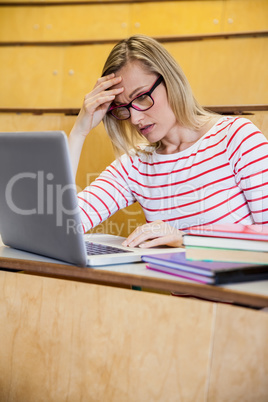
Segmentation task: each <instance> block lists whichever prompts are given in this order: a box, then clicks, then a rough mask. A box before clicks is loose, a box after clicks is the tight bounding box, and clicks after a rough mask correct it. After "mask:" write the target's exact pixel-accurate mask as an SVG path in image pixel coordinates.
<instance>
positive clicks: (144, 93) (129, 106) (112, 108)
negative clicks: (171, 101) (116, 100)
mask: <svg viewBox="0 0 268 402" xmlns="http://www.w3.org/2000/svg"><path fill="white" fill-rule="evenodd" d="M162 81H163V77H162V75H160V76H159V77H158V78H157V80H156V81H155V83H154V84H153V86H152V88H151V89H150V90H149V91H147V92H142V93H141V94H139V95H138V96H136V97H135V98H134V99H132V101H131V102H129V103H126V104H125V105H118V106H112V105H111V106H110V107H109V109H108V112H107V113H110V114H111V115H112V116H113V117H114V118H115V119H117V120H127V119H129V118H130V116H131V114H130V110H129V109H130V108H131V107H132V108H133V109H135V110H137V111H138V112H145V111H146V110H149V109H151V107H153V105H154V99H153V97H152V93H153V91H154V90H155V89H156V88H157V87H158V85H160V84H161V82H162ZM144 95H147V96H149V97H150V98H151V99H152V101H153V104H152V105H151V106H149V107H147V108H146V109H139V108H138V107H135V106H134V105H132V103H133V102H135V100H136V99H138V98H139V97H140V96H144ZM122 107H124V108H125V109H127V110H128V114H129V116H128V117H125V118H124V119H119V117H117V116H115V115H114V114H113V110H115V109H118V108H122Z"/></svg>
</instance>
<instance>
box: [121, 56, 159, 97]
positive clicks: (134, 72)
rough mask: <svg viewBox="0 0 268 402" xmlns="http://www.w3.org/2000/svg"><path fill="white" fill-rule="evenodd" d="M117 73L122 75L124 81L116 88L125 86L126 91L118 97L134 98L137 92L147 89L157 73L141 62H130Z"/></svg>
mask: <svg viewBox="0 0 268 402" xmlns="http://www.w3.org/2000/svg"><path fill="white" fill-rule="evenodd" d="M115 75H116V76H117V77H122V81H121V82H120V83H119V84H117V85H115V86H114V88H121V87H122V86H123V87H124V92H123V93H122V94H121V95H119V96H118V99H121V98H122V99H123V98H124V99H126V98H128V99H129V98H132V97H133V96H135V94H136V92H137V93H138V92H139V91H142V90H147V89H148V88H149V87H150V86H151V85H152V84H153V81H154V79H155V76H156V74H153V73H151V72H149V71H148V70H147V69H146V68H145V67H144V66H142V64H141V63H136V62H134V63H128V64H127V65H125V66H124V67H122V68H121V69H120V70H118V71H117V72H116V73H115Z"/></svg>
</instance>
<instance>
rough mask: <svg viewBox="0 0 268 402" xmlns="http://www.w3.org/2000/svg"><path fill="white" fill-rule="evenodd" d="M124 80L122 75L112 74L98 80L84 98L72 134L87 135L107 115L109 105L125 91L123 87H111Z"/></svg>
mask: <svg viewBox="0 0 268 402" xmlns="http://www.w3.org/2000/svg"><path fill="white" fill-rule="evenodd" d="M121 81H122V78H121V77H116V76H115V75H114V74H110V75H107V76H104V77H101V78H99V79H98V80H97V82H96V85H95V86H94V88H93V90H92V91H91V92H90V93H89V94H87V95H86V96H85V98H84V103H83V106H82V108H81V110H80V112H79V115H78V117H77V119H76V122H75V124H74V127H73V130H72V135H73V134H75V135H79V136H83V137H86V136H87V135H88V133H89V132H90V131H91V130H92V129H93V128H94V127H96V126H97V125H98V124H99V123H100V122H101V121H102V119H103V117H104V116H105V114H106V112H107V110H108V107H109V106H110V104H111V103H112V101H113V100H114V98H115V96H116V95H119V94H120V93H122V92H123V91H124V88H123V87H119V88H113V89H109V88H111V87H113V86H115V85H117V84H119V83H120V82H121Z"/></svg>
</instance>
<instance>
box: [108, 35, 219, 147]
mask: <svg viewBox="0 0 268 402" xmlns="http://www.w3.org/2000/svg"><path fill="white" fill-rule="evenodd" d="M133 61H139V62H140V63H142V65H143V66H144V67H145V69H146V70H147V71H148V72H150V73H154V74H156V75H162V77H163V79H164V83H165V87H166V91H167V99H168V102H169V105H170V107H171V109H172V111H173V113H174V115H175V117H176V119H177V121H178V122H179V124H180V125H181V126H183V127H187V128H190V129H195V130H196V129H199V128H200V127H201V126H202V125H203V124H204V123H205V122H206V121H208V120H209V119H211V117H212V116H215V114H213V113H211V112H208V111H206V110H205V109H204V108H203V107H202V106H201V105H200V104H199V103H198V102H197V101H196V99H195V98H194V96H193V92H192V89H191V87H190V84H189V82H188V80H187V78H186V76H185V74H184V72H183V71H182V69H181V67H180V66H179V65H178V63H177V62H176V60H175V59H174V58H173V57H172V56H171V55H170V53H169V52H168V51H167V50H166V49H165V48H164V47H163V46H162V45H161V44H160V43H159V42H157V41H156V40H155V39H153V38H150V37H148V36H145V35H134V36H131V37H129V38H127V39H124V40H122V41H120V42H119V43H117V44H116V45H115V47H114V48H113V49H112V51H111V53H110V55H109V56H108V58H107V60H106V63H105V65H104V67H103V71H102V76H104V75H108V74H111V73H116V72H117V71H119V70H120V69H121V68H122V67H124V66H125V65H126V64H127V63H129V62H133ZM103 121H104V126H105V128H106V131H107V133H108V135H109V137H110V139H111V141H112V144H113V147H114V150H115V152H116V154H117V155H119V154H120V153H121V152H122V151H123V152H125V153H128V152H129V150H130V149H135V150H137V149H138V144H139V143H140V142H141V141H142V140H143V142H144V138H143V136H142V135H141V134H140V133H139V132H138V131H137V130H136V129H135V127H134V126H133V125H131V123H130V121H129V120H116V119H115V118H114V117H113V116H111V115H110V114H109V113H107V114H106V115H105V117H104V120H103ZM151 145H154V146H155V147H158V146H159V145H160V144H159V143H158V144H151Z"/></svg>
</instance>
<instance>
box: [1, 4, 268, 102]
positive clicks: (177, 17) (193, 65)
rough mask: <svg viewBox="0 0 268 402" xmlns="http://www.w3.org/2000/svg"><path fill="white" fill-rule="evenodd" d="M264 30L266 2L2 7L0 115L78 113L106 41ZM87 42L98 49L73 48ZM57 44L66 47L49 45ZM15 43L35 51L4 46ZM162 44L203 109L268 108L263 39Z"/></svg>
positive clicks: (266, 39)
mask: <svg viewBox="0 0 268 402" xmlns="http://www.w3.org/2000/svg"><path fill="white" fill-rule="evenodd" d="M10 3H12V2H10ZM48 4H49V3H48ZM264 30H268V1H267V0H254V1H253V0H210V1H208V0H204V1H162V2H161V1H160V2H148V3H135V2H133V3H124V2H122V4H118V3H116V4H113V3H112V2H110V4H101V2H100V4H78V5H56V6H52V5H45V6H44V5H42V6H37V5H33V6H2V7H0V59H1V60H4V62H3V63H0V77H1V78H0V108H1V107H29V108H30V107H53V108H59V107H60V108H61V107H80V105H81V102H82V99H83V97H84V95H85V93H87V92H88V91H90V89H91V88H92V86H93V85H94V83H95V81H96V79H97V78H98V77H99V75H100V73H101V70H102V66H103V63H104V61H105V59H106V57H107V55H108V53H109V51H110V50H111V48H112V46H113V43H108V44H105V43H104V42H105V40H111V39H112V40H114V43H115V42H116V41H117V40H118V39H120V38H123V37H126V36H128V35H130V34H134V33H144V34H148V35H151V36H154V37H167V38H169V37H174V36H175V37H181V36H187V35H208V34H222V33H228V32H236V33H238V32H248V31H257V32H259V31H264ZM94 40H101V41H104V42H103V43H97V44H87V45H80V46H77V43H78V42H79V41H94ZM59 41H60V42H62V41H63V42H66V45H64V44H61V45H60V44H58V46H52V44H53V43H55V42H59ZM70 41H76V45H75V46H73V45H70ZM16 42H24V44H25V43H26V44H27V43H29V42H31V43H33V42H34V43H36V46H11V45H12V44H13V45H14V44H15V43H16ZM40 42H41V43H42V42H46V43H48V45H47V46H40ZM1 43H5V44H7V43H9V46H1ZM164 45H165V46H166V47H167V48H168V50H170V52H171V53H172V54H173V55H174V57H175V58H176V60H177V61H178V62H179V63H180V64H181V65H182V67H183V69H184V70H185V72H186V75H187V76H188V78H189V81H190V83H191V85H192V87H193V91H194V93H195V95H196V97H197V99H198V100H199V101H200V102H201V103H202V104H205V105H218V104H226V105H228V104H263V103H268V51H267V50H268V36H267V35H266V36H264V35H263V36H262V37H240V38H235V37H230V38H224V37H221V38H213V39H204V40H194V41H184V42H180V41H175V42H174V43H168V42H166V43H165V42H164Z"/></svg>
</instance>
